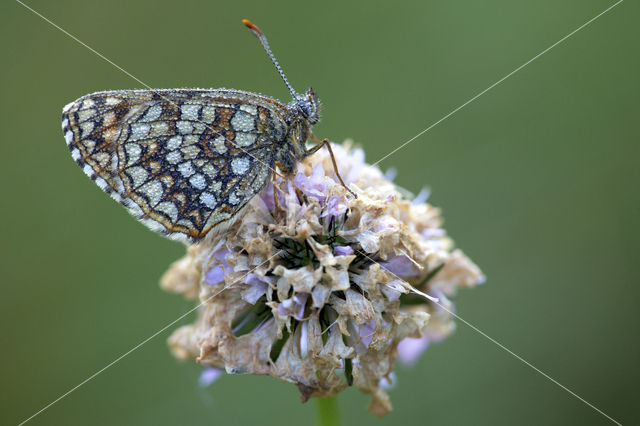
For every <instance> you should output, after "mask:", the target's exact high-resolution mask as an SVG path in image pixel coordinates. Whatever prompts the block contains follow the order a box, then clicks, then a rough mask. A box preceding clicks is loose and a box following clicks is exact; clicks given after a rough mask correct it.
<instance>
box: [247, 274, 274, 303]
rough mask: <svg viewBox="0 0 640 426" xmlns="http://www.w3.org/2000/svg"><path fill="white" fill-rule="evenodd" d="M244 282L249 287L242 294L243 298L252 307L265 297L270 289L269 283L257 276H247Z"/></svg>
mask: <svg viewBox="0 0 640 426" xmlns="http://www.w3.org/2000/svg"><path fill="white" fill-rule="evenodd" d="M265 278H266V277H265ZM244 282H245V283H246V284H248V287H247V288H246V289H245V290H244V291H243V292H242V298H243V299H244V300H246V301H247V302H249V303H251V304H252V305H253V304H255V303H256V302H257V301H258V299H260V298H261V297H262V296H264V295H265V294H266V293H267V289H268V288H269V284H268V282H267V281H266V280H263V279H262V278H260V277H259V276H258V275H256V274H249V275H247V277H246V278H245V280H244Z"/></svg>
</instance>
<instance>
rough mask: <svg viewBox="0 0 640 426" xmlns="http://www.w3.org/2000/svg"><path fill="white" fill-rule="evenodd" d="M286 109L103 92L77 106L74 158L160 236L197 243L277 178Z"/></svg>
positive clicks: (70, 134)
mask: <svg viewBox="0 0 640 426" xmlns="http://www.w3.org/2000/svg"><path fill="white" fill-rule="evenodd" d="M286 113H287V110H286V107H285V106H283V105H282V104H280V103H278V102H276V101H273V100H271V99H269V98H265V97H262V96H259V95H255V94H252V93H247V92H239V91H227V90H186V89H185V90H158V91H151V90H149V91H146V90H135V91H113V92H98V93H94V94H91V95H87V96H84V97H82V98H80V99H78V100H77V101H75V102H72V103H71V104H69V105H67V106H66V107H65V108H64V111H63V114H62V129H63V132H64V135H65V139H66V141H67V145H68V147H69V150H70V151H71V155H72V157H73V159H74V160H75V161H76V162H77V163H78V165H79V166H80V167H82V169H83V170H84V172H85V173H86V174H87V175H88V176H89V177H90V178H91V179H92V180H94V181H95V182H96V184H97V185H98V186H99V187H100V188H102V189H103V190H104V191H105V192H107V193H108V194H110V195H111V197H113V198H114V199H116V200H117V201H119V202H120V203H122V204H123V205H124V206H125V207H126V208H127V209H128V210H129V211H130V212H131V213H132V214H133V215H134V216H136V217H137V218H138V219H139V220H140V221H142V222H143V223H144V224H145V225H147V226H148V227H149V228H150V229H152V230H153V231H156V232H159V233H162V234H165V235H168V236H169V237H171V238H174V239H179V240H185V241H197V240H199V239H201V238H202V237H204V236H205V235H206V234H207V233H209V232H210V231H212V230H214V232H215V230H217V229H222V228H223V227H224V225H225V224H226V225H228V224H229V223H231V221H232V219H233V218H235V217H236V216H237V215H238V213H239V212H240V211H241V210H242V208H243V207H244V206H245V205H246V204H247V202H248V201H249V200H250V199H251V198H252V197H253V196H254V195H255V194H256V193H258V192H259V191H260V190H261V189H262V188H263V187H264V186H265V184H266V183H267V182H268V181H269V179H270V177H271V175H272V173H273V167H274V163H275V155H276V151H277V150H278V147H279V146H282V145H281V143H282V141H283V140H284V139H285V137H286V133H287V125H286V118H285V117H286Z"/></svg>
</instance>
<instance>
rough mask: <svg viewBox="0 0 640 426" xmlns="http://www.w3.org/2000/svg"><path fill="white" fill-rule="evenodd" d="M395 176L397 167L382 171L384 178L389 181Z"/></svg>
mask: <svg viewBox="0 0 640 426" xmlns="http://www.w3.org/2000/svg"><path fill="white" fill-rule="evenodd" d="M396 176H398V169H396V168H395V167H391V168H390V169H388V170H387V171H386V172H384V178H385V179H386V180H388V181H389V182H391V181H393V180H394V179H395V178H396Z"/></svg>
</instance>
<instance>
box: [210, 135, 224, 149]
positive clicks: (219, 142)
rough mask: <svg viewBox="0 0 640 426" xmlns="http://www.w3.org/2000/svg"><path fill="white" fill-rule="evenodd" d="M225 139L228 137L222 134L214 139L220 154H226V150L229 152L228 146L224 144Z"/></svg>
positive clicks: (214, 144) (214, 145) (215, 147)
mask: <svg viewBox="0 0 640 426" xmlns="http://www.w3.org/2000/svg"><path fill="white" fill-rule="evenodd" d="M225 141H226V138H225V137H224V136H222V135H218V136H216V138H215V139H214V140H213V147H214V149H215V150H216V152H217V153H218V154H224V153H225V152H227V147H226V146H225V144H224V142H225Z"/></svg>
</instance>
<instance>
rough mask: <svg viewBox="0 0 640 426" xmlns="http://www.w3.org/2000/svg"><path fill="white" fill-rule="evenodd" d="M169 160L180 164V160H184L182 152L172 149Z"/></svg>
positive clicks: (171, 162)
mask: <svg viewBox="0 0 640 426" xmlns="http://www.w3.org/2000/svg"><path fill="white" fill-rule="evenodd" d="M166 158H167V161H168V162H169V164H178V163H179V162H180V160H182V154H181V153H180V151H177V150H176V151H171V152H170V153H168V154H167V157H166Z"/></svg>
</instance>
